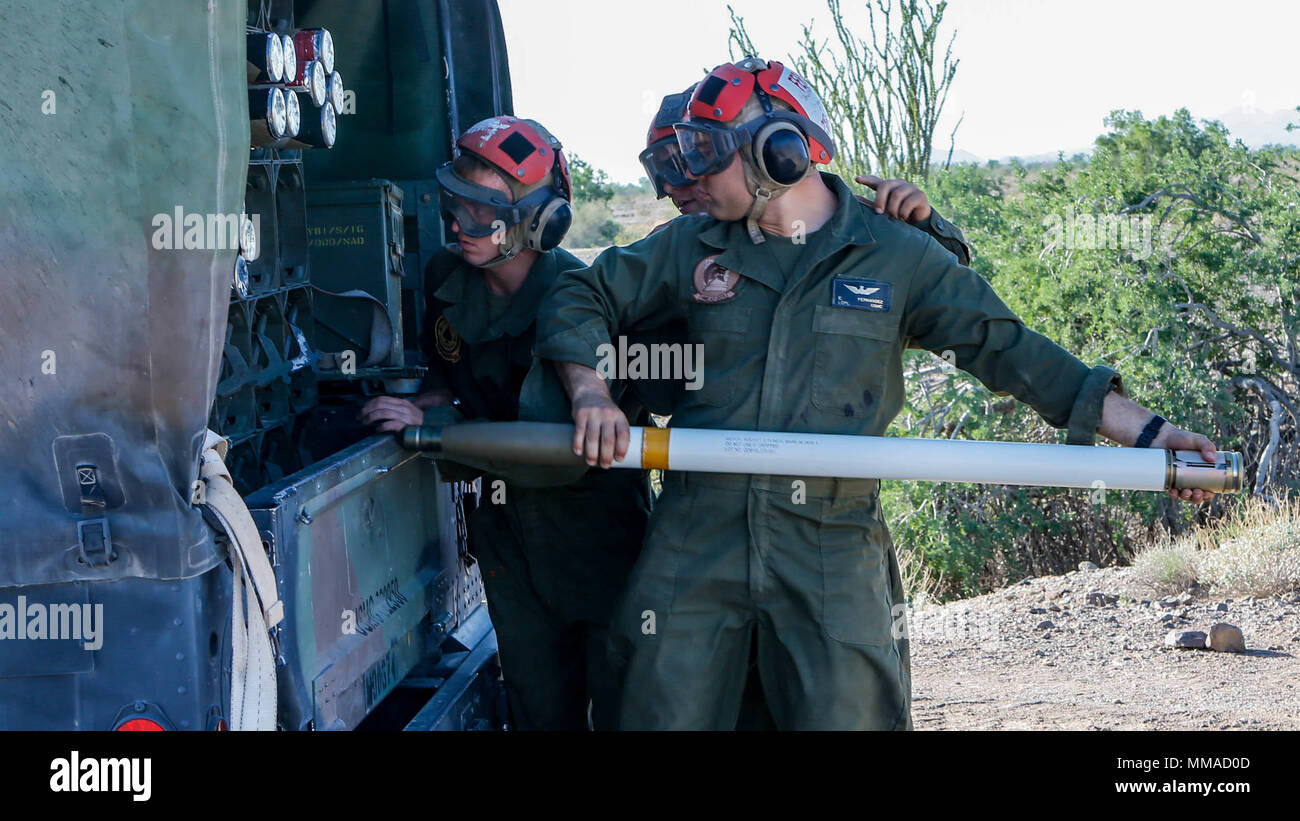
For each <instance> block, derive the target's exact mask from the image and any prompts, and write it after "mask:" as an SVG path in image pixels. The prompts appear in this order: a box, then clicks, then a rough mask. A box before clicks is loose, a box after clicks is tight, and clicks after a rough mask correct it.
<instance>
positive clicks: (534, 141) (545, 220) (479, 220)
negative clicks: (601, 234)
mask: <svg viewBox="0 0 1300 821" xmlns="http://www.w3.org/2000/svg"><path fill="white" fill-rule="evenodd" d="M456 147H457V149H458V152H459V155H460V157H466V156H470V157H473V158H474V159H475V160H477V161H478V164H479V165H480V167H481V166H486V167H488V168H489V169H491V171H492V172H494V173H496V174H497V175H498V176H499V177H500V178H501V179H503V180H504V181H505V182H506V186H507V187H508V188H509V189H510V194H508V195H507V194H506V193H505V192H504V191H500V190H498V189H496V188H493V187H491V186H488V185H482V184H480V183H477V182H474V181H473V180H471V179H467V178H466V175H465V174H463V173H457V165H458V164H459V165H461V166H465V165H466V164H467V163H465V162H464V161H462V160H461V159H459V158H458V159H457V160H455V161H452V162H448V163H444V164H443V165H442V166H441V167H439V168H438V170H437V171H436V172H435V176H436V178H437V180H438V188H439V195H440V199H441V205H442V210H443V212H444V213H445V214H446V215H447V216H448V217H450V218H452V219H454V220H455V221H456V222H457V223H458V227H459V228H460V232H461V233H463V234H465V235H466V236H469V237H486V236H494V235H495V236H497V237H499V241H498V245H499V248H500V253H499V255H498V256H497V258H495V259H493V260H492V261H490V262H488V263H486V265H485V266H484V267H491V266H492V265H499V264H501V263H502V262H506V261H507V260H510V259H513V258H514V257H515V256H516V255H517V254H518V253H519V252H520V251H522V250H523V249H525V248H531V249H533V250H537V251H549V250H551V249H552V248H555V247H556V246H557V245H559V244H560V241H561V240H562V239H564V234H565V233H566V232H567V231H568V230H569V224H570V223H571V222H572V221H573V210H572V208H571V207H570V205H569V200H570V197H571V196H572V191H573V182H572V179H571V178H570V176H569V165H568V162H567V161H566V160H565V158H564V153H563V151H562V150H561V149H562V148H563V146H562V145H561V144H560V141H559V140H557V139H556V138H555V137H554V136H552V135H551V133H550V132H549V131H547V130H546V129H545V128H543V127H542V125H541V124H539V123H537V122H535V121H533V120H523V119H519V118H517V117H509V116H501V117H489V118H488V119H486V120H483V121H481V122H478V123H475V124H474V125H472V126H470V127H469V128H468V129H466V130H465V133H464V134H462V135H461V136H460V139H458V140H457V141H456Z"/></svg>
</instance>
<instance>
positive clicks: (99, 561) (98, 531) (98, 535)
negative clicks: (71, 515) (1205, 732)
mask: <svg viewBox="0 0 1300 821" xmlns="http://www.w3.org/2000/svg"><path fill="white" fill-rule="evenodd" d="M77 540H78V541H79V542H80V543H81V544H80V549H81V560H82V561H83V562H85V563H86V564H88V565H90V566H91V567H107V566H108V563H109V562H111V561H113V537H112V535H111V534H110V533H109V530H108V519H105V518H103V517H102V516H101V517H100V518H98V519H82V520H81V521H79V522H77Z"/></svg>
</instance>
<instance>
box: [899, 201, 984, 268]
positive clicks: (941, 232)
mask: <svg viewBox="0 0 1300 821" xmlns="http://www.w3.org/2000/svg"><path fill="white" fill-rule="evenodd" d="M908 224H909V225H911V226H912V227H914V228H920V229H921V230H922V231H924V232H925V233H927V234H929V235H930V236H932V237H934V239H935V241H936V242H938V243H939V244H940V245H942V246H943V247H944V248H947V249H948V252H949V253H951V254H952V255H953V256H955V257H956V258H957V261H958V262H960V263H961V264H962V265H970V254H971V250H970V244H969V243H967V242H966V235H965V234H963V233H962V232H961V229H960V228H958V227H957V226H956V225H953V224H952V223H951V222H950V221H948V220H946V219H944V218H943V215H942V214H940V213H939V210H938V209H937V208H935V207H934V206H933V205H932V206H930V216H928V217H926V218H925V219H923V220H919V221H917V222H910V223H908Z"/></svg>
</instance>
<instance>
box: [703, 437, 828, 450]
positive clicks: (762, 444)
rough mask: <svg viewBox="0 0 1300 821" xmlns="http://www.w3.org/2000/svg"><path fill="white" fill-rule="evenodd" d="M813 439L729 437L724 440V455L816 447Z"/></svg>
mask: <svg viewBox="0 0 1300 821" xmlns="http://www.w3.org/2000/svg"><path fill="white" fill-rule="evenodd" d="M815 444H816V441H815V440H813V439H788V438H777V437H775V436H727V437H724V438H723V440H722V452H723V453H747V454H767V453H776V452H777V451H779V450H780V449H781V448H786V447H805V446H812V445H815Z"/></svg>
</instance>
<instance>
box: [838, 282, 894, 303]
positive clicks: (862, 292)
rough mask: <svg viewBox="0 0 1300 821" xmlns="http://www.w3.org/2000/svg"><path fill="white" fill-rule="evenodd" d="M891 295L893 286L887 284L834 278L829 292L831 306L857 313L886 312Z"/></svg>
mask: <svg viewBox="0 0 1300 821" xmlns="http://www.w3.org/2000/svg"><path fill="white" fill-rule="evenodd" d="M892 293H893V286H892V285H891V284H890V283H888V282H880V281H878V280H874V279H848V278H845V277H836V278H835V282H834V283H833V286H832V290H831V304H832V305H834V306H835V307H837V308H857V309H858V310H859V311H888V310H889V303H890V296H891V295H892Z"/></svg>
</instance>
